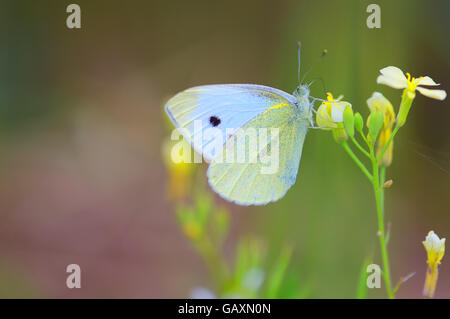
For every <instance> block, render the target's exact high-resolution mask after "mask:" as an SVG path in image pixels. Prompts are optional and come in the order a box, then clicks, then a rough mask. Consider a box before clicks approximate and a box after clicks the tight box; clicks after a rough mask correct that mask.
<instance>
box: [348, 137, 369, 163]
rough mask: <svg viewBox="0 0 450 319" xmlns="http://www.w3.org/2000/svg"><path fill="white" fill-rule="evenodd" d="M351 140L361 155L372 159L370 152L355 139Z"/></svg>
mask: <svg viewBox="0 0 450 319" xmlns="http://www.w3.org/2000/svg"><path fill="white" fill-rule="evenodd" d="M350 139H351V140H352V142H353V144H355V145H356V147H357V148H358V149H359V150H360V151H361V153H363V154H364V155H366V156H367V157H368V158H370V154H369V152H367V151H366V150H365V149H364V148H363V147H362V146H361V145H360V144H359V143H358V141H357V140H356V138H355V137H350Z"/></svg>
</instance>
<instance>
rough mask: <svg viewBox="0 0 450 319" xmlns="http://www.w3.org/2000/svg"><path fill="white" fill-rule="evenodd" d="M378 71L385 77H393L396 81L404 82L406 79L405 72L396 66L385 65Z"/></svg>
mask: <svg viewBox="0 0 450 319" xmlns="http://www.w3.org/2000/svg"><path fill="white" fill-rule="evenodd" d="M380 73H381V74H382V75H384V76H385V77H388V78H391V79H395V80H397V81H398V82H405V83H406V81H407V79H406V76H405V74H404V73H403V71H402V70H400V69H399V68H397V67H396V66H387V67H385V68H383V69H381V70H380Z"/></svg>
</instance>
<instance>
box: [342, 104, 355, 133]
mask: <svg viewBox="0 0 450 319" xmlns="http://www.w3.org/2000/svg"><path fill="white" fill-rule="evenodd" d="M344 128H345V131H346V132H347V134H348V136H350V137H353V136H355V118H354V116H353V110H352V108H351V107H347V108H346V109H345V110H344Z"/></svg>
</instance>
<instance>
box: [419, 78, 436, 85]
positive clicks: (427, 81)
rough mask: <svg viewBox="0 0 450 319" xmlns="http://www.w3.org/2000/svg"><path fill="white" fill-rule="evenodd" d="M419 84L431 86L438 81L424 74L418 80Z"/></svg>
mask: <svg viewBox="0 0 450 319" xmlns="http://www.w3.org/2000/svg"><path fill="white" fill-rule="evenodd" d="M419 85H431V86H436V85H439V83H436V82H434V80H433V79H432V78H430V77H429V76H424V77H423V78H422V79H421V80H420V81H419Z"/></svg>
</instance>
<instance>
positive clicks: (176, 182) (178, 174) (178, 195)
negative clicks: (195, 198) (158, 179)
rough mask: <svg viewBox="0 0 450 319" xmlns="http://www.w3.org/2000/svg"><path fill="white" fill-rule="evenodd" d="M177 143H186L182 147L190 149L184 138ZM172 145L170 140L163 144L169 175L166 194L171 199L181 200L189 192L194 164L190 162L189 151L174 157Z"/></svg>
mask: <svg viewBox="0 0 450 319" xmlns="http://www.w3.org/2000/svg"><path fill="white" fill-rule="evenodd" d="M178 143H186V145H184V149H190V145H189V144H188V143H187V142H186V141H185V140H184V139H183V140H182V141H180V142H178ZM173 146H174V143H173V141H170V140H167V141H165V143H164V144H163V158H164V162H165V164H166V166H167V171H168V175H169V178H168V179H169V182H168V185H167V194H168V197H169V199H171V200H183V199H185V198H186V196H187V195H188V192H189V187H190V184H191V178H192V175H193V173H194V166H193V164H192V163H190V153H183V154H176V156H177V158H176V159H174V158H173V156H174V154H173V153H172V148H173Z"/></svg>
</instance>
